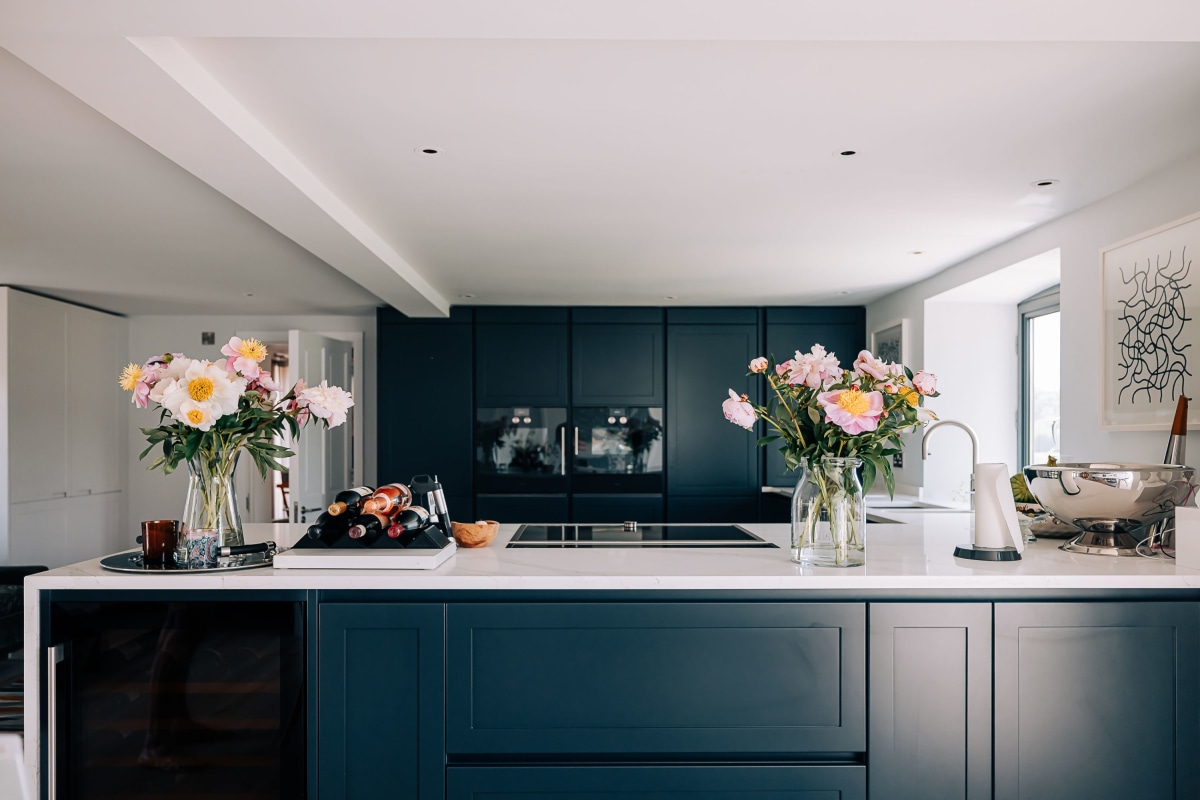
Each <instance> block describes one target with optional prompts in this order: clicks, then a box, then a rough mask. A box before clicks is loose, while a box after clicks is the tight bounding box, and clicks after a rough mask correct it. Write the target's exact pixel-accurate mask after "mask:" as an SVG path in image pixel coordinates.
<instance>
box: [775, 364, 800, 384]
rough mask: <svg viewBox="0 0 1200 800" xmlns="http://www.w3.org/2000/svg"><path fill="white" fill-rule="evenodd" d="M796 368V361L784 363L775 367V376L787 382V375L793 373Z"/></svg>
mask: <svg viewBox="0 0 1200 800" xmlns="http://www.w3.org/2000/svg"><path fill="white" fill-rule="evenodd" d="M795 366H796V362H795V361H784V362H783V363H782V364H776V365H775V374H776V375H778V376H779V377H781V378H783V379H784V380H787V374H788V373H789V372H791V371H792V368H793V367H795Z"/></svg>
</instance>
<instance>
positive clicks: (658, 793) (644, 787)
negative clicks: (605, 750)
mask: <svg viewBox="0 0 1200 800" xmlns="http://www.w3.org/2000/svg"><path fill="white" fill-rule="evenodd" d="M865 773H866V769H865V768H863V767H861V766H852V765H848V764H847V765H837V766H829V765H819V766H818V765H813V766H786V767H785V766H777V765H753V766H748V765H743V766H716V765H713V766H707V765H692V766H653V767H650V766H625V767H570V766H561V767H554V766H552V767H516V766H508V767H451V768H450V769H449V770H447V777H446V785H447V793H446V797H447V800H501V798H503V799H504V800H518V798H532V799H535V800H609V799H610V798H611V800H617V798H620V800H684V798H687V800H864V799H865V798H866V796H867V795H866V782H867V779H866V774H865Z"/></svg>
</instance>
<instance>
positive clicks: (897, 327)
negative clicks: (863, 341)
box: [871, 319, 908, 364]
mask: <svg viewBox="0 0 1200 800" xmlns="http://www.w3.org/2000/svg"><path fill="white" fill-rule="evenodd" d="M907 334H908V320H906V319H902V320H900V321H899V322H895V323H892V324H891V325H888V326H887V327H885V328H881V329H880V330H877V331H875V332H874V333H872V334H871V352H872V353H873V354H874V355H875V357H876V358H878V359H879V360H881V361H898V362H900V363H901V364H907V363H908V335H907Z"/></svg>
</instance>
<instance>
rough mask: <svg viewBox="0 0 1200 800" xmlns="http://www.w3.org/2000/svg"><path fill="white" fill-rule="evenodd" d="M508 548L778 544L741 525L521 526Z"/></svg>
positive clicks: (745, 545)
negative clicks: (756, 534)
mask: <svg viewBox="0 0 1200 800" xmlns="http://www.w3.org/2000/svg"><path fill="white" fill-rule="evenodd" d="M508 546H509V547H776V545H773V544H771V543H770V542H767V541H764V540H763V539H761V538H760V537H758V536H755V535H754V534H753V533H751V532H750V531H748V530H746V529H745V528H743V527H742V526H741V525H691V524H682V523H681V524H670V523H663V524H648V525H642V524H639V523H632V522H627V523H624V524H608V525H582V524H580V525H522V526H521V527H520V528H518V529H517V532H516V534H514V535H513V538H512V541H510V542H509V543H508Z"/></svg>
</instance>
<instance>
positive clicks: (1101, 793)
mask: <svg viewBox="0 0 1200 800" xmlns="http://www.w3.org/2000/svg"><path fill="white" fill-rule="evenodd" d="M995 627H996V640H995V676H996V677H995V698H996V700H995V702H996V706H995V707H996V733H995V735H996V741H995V773H994V774H995V798H996V800H1017V799H1018V798H1020V800H1061V798H1067V797H1070V798H1076V797H1079V798H1084V797H1086V798H1088V800H1129V799H1130V798H1137V800H1159V799H1160V798H1161V799H1162V800H1167V798H1185V797H1187V798H1195V797H1200V761H1197V759H1196V753H1197V752H1200V682H1198V681H1197V678H1196V676H1197V675H1200V604H1197V603H997V604H996V605H995Z"/></svg>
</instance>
